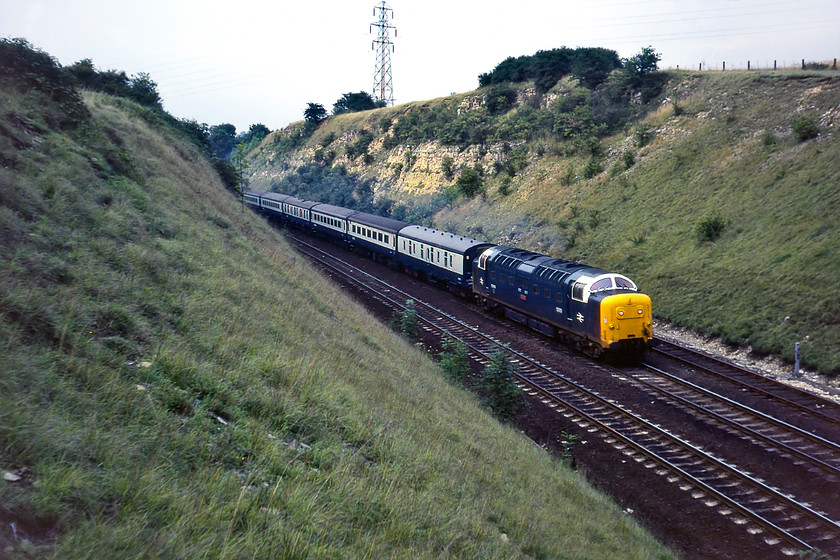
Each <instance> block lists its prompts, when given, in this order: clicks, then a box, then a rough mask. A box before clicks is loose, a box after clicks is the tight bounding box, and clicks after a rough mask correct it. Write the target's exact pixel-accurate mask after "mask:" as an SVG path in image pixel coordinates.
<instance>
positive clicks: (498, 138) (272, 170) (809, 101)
mask: <svg viewBox="0 0 840 560" xmlns="http://www.w3.org/2000/svg"><path fill="white" fill-rule="evenodd" d="M492 91H493V90H480V91H478V92H473V93H470V94H466V95H460V96H454V97H452V98H446V99H442V100H434V101H430V102H426V103H414V104H408V105H404V106H400V107H393V108H388V109H382V110H380V111H372V112H367V113H362V114H358V115H355V116H353V115H342V116H341V117H340V118H336V119H335V121H334V122H331V120H328V121H327V122H326V123H324V124H323V125H322V126H321V127H320V128H319V129H318V130H317V131H315V132H314V133H313V134H312V135H311V137H309V138H307V137H305V135H301V136H298V137H297V138H296V141H294V142H292V141H291V140H293V139H295V136H294V134H292V133H291V131H293V130H297V129H296V128H295V126H294V125H293V127H290V129H289V130H287V131H280V132H278V133H277V134H276V135H275V136H274V137H273V138H269V139H267V141H266V142H265V143H264V144H263V146H262V148H261V152H260V153H258V154H255V159H256V161H257V165H256V166H255V167H254V171H255V175H254V180H255V181H256V183H257V184H259V185H260V186H263V187H265V188H277V189H283V188H288V187H292V188H300V189H301V192H307V189H310V190H311V184H312V183H313V181H312V179H311V177H313V176H315V174H314V173H313V172H312V167H313V165H319V166H322V167H326V168H332V169H335V168H342V169H345V170H346V173H347V174H349V175H356V176H358V177H361V178H365V179H366V180H368V181H370V182H371V183H372V184H373V185H374V187H373V190H374V192H375V193H376V195H377V196H378V197H380V198H385V199H387V198H391V199H393V200H396V201H397V202H398V203H399V204H402V205H405V206H408V207H409V208H411V209H412V210H411V211H410V212H408V213H404V215H406V216H407V217H408V218H414V219H419V220H421V221H425V222H428V223H435V224H436V225H437V226H439V227H443V228H446V229H451V230H456V231H460V232H463V233H466V234H470V235H473V236H476V237H480V238H485V239H488V240H490V241H494V242H498V243H502V244H512V245H517V246H521V247H524V248H529V249H533V250H538V251H543V252H549V253H551V254H555V255H558V256H563V257H566V258H571V259H578V260H584V261H585V262H588V263H591V264H595V265H598V266H602V267H604V268H609V269H617V270H621V271H624V272H626V273H627V274H629V275H631V276H632V277H634V278H635V279H636V280H637V281H638V283H639V284H640V286H641V287H642V288H643V289H644V290H645V291H646V292H648V293H650V295H651V296H652V297H653V300H654V313H655V315H657V316H658V317H660V318H664V319H667V320H670V321H673V322H675V323H678V324H682V325H685V326H688V327H691V328H693V329H695V330H697V331H701V332H705V333H712V334H716V335H720V336H721V337H723V338H724V339H725V340H727V341H731V342H734V343H738V344H749V345H752V347H753V348H754V349H755V350H756V351H759V352H773V353H779V354H783V355H785V356H787V357H789V358H790V357H792V353H793V347H794V342H796V341H801V342H802V343H803V358H804V361H805V362H806V363H808V364H810V365H812V366H816V367H818V368H819V369H820V370H821V371H822V372H823V373H826V374H831V375H836V374H837V373H838V372H840V329H838V328H837V325H838V320H839V319H838V317H840V303H838V298H837V295H838V294H840V261H838V259H837V258H836V256H837V255H838V254H840V218H838V216H840V190H839V189H838V185H840V167H838V166H837V164H836V162H837V159H838V157H839V156H840V137H838V135H837V133H836V128H837V126H838V125H840V120H839V119H840V110H838V107H840V78H839V77H838V76H837V74H836V72H832V71H825V72H778V73H768V72H761V73H760V72H725V73H724V72H709V73H691V72H674V73H670V74H669V81H668V82H667V83H666V85H665V87H664V88H663V90H662V93H661V95H660V96H659V97H657V98H655V99H652V100H651V101H650V102H649V103H647V104H640V103H639V100H638V99H633V100H631V102H630V104H629V105H626V106H615V107H612V109H611V110H612V111H613V112H612V113H610V112H609V111H606V115H607V116H609V115H611V114H619V113H620V111H625V113H621V114H630V113H632V114H635V115H636V117H635V118H634V119H633V120H630V121H628V123H627V124H626V125H624V126H623V127H620V128H618V129H617V130H618V132H615V133H613V134H612V135H611V136H603V137H601V138H600V140H597V141H596V142H594V143H593V142H592V136H590V137H588V138H583V139H582V137H581V135H577V134H571V135H569V134H568V130H570V127H571V130H575V128H574V127H576V126H583V125H587V123H589V124H591V122H590V121H587V120H586V119H587V118H589V117H591V116H593V115H596V114H597V113H598V111H601V112H605V110H604V109H603V107H602V105H603V103H604V96H603V95H600V96H599V94H594V95H593V94H591V92H590V93H587V92H582V91H581V89H580V87H579V86H576V85H575V84H574V83H570V82H569V81H565V82H562V83H561V84H559V85H558V86H557V87H556V88H555V89H554V90H552V91H551V92H549V93H548V94H546V95H544V96H537V95H536V94H535V93H534V92H533V89H528V88H527V87H524V88H520V89H519V93H518V104H516V105H514V106H512V107H511V108H510V109H509V110H507V111H506V112H504V113H503V114H491V113H490V112H488V109H487V98H488V97H490V98H492ZM586 99H589V101H588V105H585V104H584V101H585V100H586ZM582 107H589V113H587V112H585V111H584V112H581V108H582ZM417 115H425V117H424V119H425V120H424V119H421V118H419V117H418V116H417ZM442 115H444V116H446V118H448V119H450V121H451V122H448V123H447V125H446V126H443V125H441V121H442V120H444V119H443V117H442ZM470 115H472V116H470ZM352 119H355V122H353V121H352ZM406 119H409V120H410V121H411V122H412V123H415V124H413V126H414V129H416V130H418V131H422V130H423V129H424V127H425V128H426V129H430V128H431V129H434V130H440V131H447V134H450V133H451V130H453V129H455V130H462V129H463V130H468V131H469V130H471V131H472V132H470V133H469V134H468V133H465V134H466V136H465V137H464V138H465V140H463V141H461V142H459V143H454V144H453V143H443V142H434V141H428V142H423V143H420V144H398V145H396V146H393V145H392V144H393V142H392V141H391V137H392V136H393V135H394V134H396V133H397V132H395V129H399V128H400V125H399V123H400V122H401V121H404V122H408V121H406ZM545 122H548V123H549V124H550V125H551V126H545V125H544V124H542V123H545ZM605 122H606V121H605ZM452 123H455V124H452ZM458 123H461V124H463V126H461V124H458ZM456 124H458V126H456ZM809 125H810V126H813V127H814V128H815V130H816V132H818V136H816V138H810V137H809V136H808V134H805V133H803V126H804V131H805V132H807V129H808V126H809ZM470 126H471V127H472V128H471V129H470V128H466V129H464V127H470ZM361 131H367V134H368V135H371V136H372V139H371V140H370V141H369V142H368V143H369V148H368V151H367V156H366V157H365V158H360V157H358V156H355V157H354V154H356V150H353V149H351V148H352V147H353V146H355V145H356V144H357V143H358V142H359V139H360V138H363V137H364V133H363V132H361ZM470 134H471V135H470ZM325 154H327V155H329V156H330V157H326V156H325ZM347 154H350V155H349V156H348V155H347ZM447 158H448V161H447ZM365 160H367V161H365ZM302 166H304V167H302ZM462 166H467V167H470V168H472V169H478V170H479V171H480V172H481V173H483V190H482V195H481V196H478V197H474V198H467V197H464V196H463V195H460V196H457V195H458V192H457V190H455V191H453V188H455V187H457V185H458V177H459V170H460V169H462ZM304 168H305V169H306V170H307V171H306V180H305V181H300V180H291V179H292V178H295V177H296V176H295V174H296V173H297V177H301V176H303V175H301V173H300V170H302V169H304ZM445 170H449V171H450V173H449V174H447V173H446V172H445ZM453 170H454V172H453ZM380 206H384V207H387V206H388V205H387V204H380ZM392 206H393V205H392ZM709 228H711V231H712V232H713V233H712V235H711V236H706V235H705V234H704V232H705V233H708V230H709ZM718 234H719V237H715V235H718Z"/></svg>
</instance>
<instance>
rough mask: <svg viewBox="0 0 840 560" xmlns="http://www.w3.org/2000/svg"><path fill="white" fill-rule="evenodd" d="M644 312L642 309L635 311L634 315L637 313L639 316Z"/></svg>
mask: <svg viewBox="0 0 840 560" xmlns="http://www.w3.org/2000/svg"><path fill="white" fill-rule="evenodd" d="M644 312H645V311H644V310H643V309H639V310H638V311H636V313H638V314H639V315H641V314H642V313H644Z"/></svg>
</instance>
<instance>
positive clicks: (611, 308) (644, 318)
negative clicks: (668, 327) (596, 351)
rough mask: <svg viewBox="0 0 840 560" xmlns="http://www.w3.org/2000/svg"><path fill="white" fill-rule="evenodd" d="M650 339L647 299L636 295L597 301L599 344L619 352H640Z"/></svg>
mask: <svg viewBox="0 0 840 560" xmlns="http://www.w3.org/2000/svg"><path fill="white" fill-rule="evenodd" d="M652 336H653V316H652V315H651V304H650V297H648V296H647V295H645V294H640V293H638V292H628V293H623V294H616V295H610V296H607V297H605V298H604V299H603V300H601V344H602V346H603V348H605V349H607V348H608V349H610V350H617V351H618V352H619V353H623V352H627V353H641V352H644V350H645V349H646V348H647V346H648V343H649V342H650V339H651V337H652Z"/></svg>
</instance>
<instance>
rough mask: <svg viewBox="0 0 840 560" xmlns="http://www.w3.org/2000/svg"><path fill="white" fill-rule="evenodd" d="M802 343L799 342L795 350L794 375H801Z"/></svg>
mask: <svg viewBox="0 0 840 560" xmlns="http://www.w3.org/2000/svg"><path fill="white" fill-rule="evenodd" d="M800 357H801V356H800V344H799V343H798V342H797V343H796V346H795V347H794V350H793V375H794V377H799V358H800Z"/></svg>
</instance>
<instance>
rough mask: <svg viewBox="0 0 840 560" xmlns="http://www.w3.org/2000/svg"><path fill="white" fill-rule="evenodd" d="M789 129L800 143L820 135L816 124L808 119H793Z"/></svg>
mask: <svg viewBox="0 0 840 560" xmlns="http://www.w3.org/2000/svg"><path fill="white" fill-rule="evenodd" d="M791 129H792V130H793V135H794V136H795V137H796V139H797V140H799V141H800V142H805V141H807V140H811V139H813V138H816V137H817V136H819V134H820V129H819V127H818V126H817V123H816V122H815V121H814V119H812V118H810V117H795V118H794V119H793V121H792V122H791Z"/></svg>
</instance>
